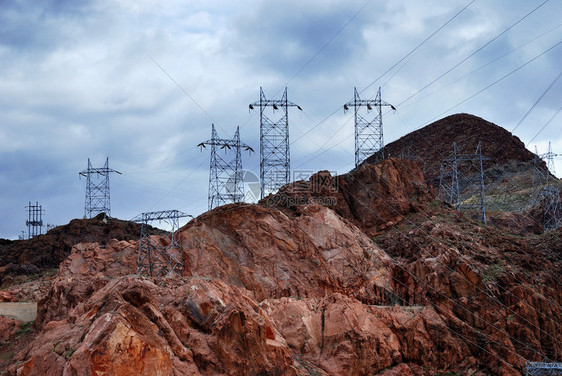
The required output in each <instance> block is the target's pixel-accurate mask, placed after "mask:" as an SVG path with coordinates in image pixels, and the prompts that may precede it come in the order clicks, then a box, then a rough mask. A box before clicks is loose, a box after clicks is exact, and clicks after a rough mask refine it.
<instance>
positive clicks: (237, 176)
mask: <svg viewBox="0 0 562 376" xmlns="http://www.w3.org/2000/svg"><path fill="white" fill-rule="evenodd" d="M197 146H199V147H201V149H202V148H205V147H207V146H210V147H211V163H210V171H209V197H208V198H209V210H211V209H214V208H216V207H217V206H220V205H224V204H228V203H231V202H240V201H243V200H244V185H243V181H242V153H241V149H242V148H244V150H247V151H249V152H250V153H251V152H253V151H254V149H252V148H251V147H250V146H248V145H246V144H245V143H243V142H241V141H240V127H237V128H236V133H234V138H232V139H230V140H229V139H224V138H219V136H218V134H217V131H216V129H215V125H214V124H212V125H211V138H210V139H209V140H207V141H204V142H201V143H200V144H199V145H197ZM217 149H220V150H222V151H224V155H221V153H220V151H219V150H217Z"/></svg>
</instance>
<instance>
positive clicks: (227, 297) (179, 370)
mask: <svg viewBox="0 0 562 376" xmlns="http://www.w3.org/2000/svg"><path fill="white" fill-rule="evenodd" d="M136 250H137V249H136V247H133V246H132V244H130V243H128V242H117V241H115V242H112V243H110V244H108V245H107V247H106V248H105V249H100V248H99V247H96V246H95V245H93V244H90V245H77V246H75V247H74V249H73V252H72V254H71V255H70V256H69V258H68V259H67V260H66V261H65V262H64V263H63V264H61V267H60V271H59V275H58V277H57V278H56V280H55V283H54V285H53V288H52V290H51V294H50V295H49V296H48V297H47V298H46V299H44V300H43V301H42V302H41V309H40V312H39V316H38V318H37V321H36V324H37V326H38V328H39V329H40V333H39V334H38V336H37V337H36V338H35V341H34V342H33V343H32V345H31V346H30V348H28V349H26V350H25V351H24V352H22V353H20V354H19V356H18V357H17V358H16V360H17V361H19V362H21V364H16V365H14V366H13V367H11V368H10V369H9V370H8V375H16V374H17V375H39V374H42V375H63V374H64V375H67V374H68V375H104V374H110V375H131V374H134V375H188V374H189V375H199V374H204V375H215V374H217V375H218V374H231V375H244V374H248V373H250V374H264V375H265V374H268V375H269V374H284V375H296V374H297V373H296V370H295V369H294V367H293V361H292V358H291V355H290V352H289V349H288V347H287V346H286V344H285V342H284V340H283V338H282V337H281V336H280V335H279V334H278V333H277V332H276V330H275V327H274V325H273V323H272V321H271V320H270V319H269V318H268V317H267V315H265V314H264V313H263V311H262V310H261V309H260V308H259V306H258V305H257V304H256V303H255V302H254V301H253V300H252V299H251V298H250V297H249V296H248V294H249V293H248V292H244V291H243V290H240V289H238V288H236V287H234V286H231V285H228V284H225V283H224V282H221V281H218V280H212V281H207V280H204V279H199V278H179V277H178V278H177V279H162V280H156V281H154V282H156V283H157V284H155V283H154V282H153V281H150V280H146V279H144V278H139V277H136V276H127V274H130V273H131V272H133V271H134V270H135V269H134V268H133V267H132V266H133V265H130V262H129V261H131V260H134V259H135V256H136ZM112 273H113V274H112Z"/></svg>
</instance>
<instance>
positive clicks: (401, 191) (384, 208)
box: [260, 158, 434, 236]
mask: <svg viewBox="0 0 562 376" xmlns="http://www.w3.org/2000/svg"><path fill="white" fill-rule="evenodd" d="M433 199H434V195H433V191H432V189H431V188H430V187H428V186H426V184H425V180H424V176H423V173H422V171H421V170H420V168H419V167H418V165H417V164H416V163H415V162H413V161H409V160H405V159H394V158H391V159H387V160H384V161H382V162H380V163H378V164H376V165H373V164H368V163H364V164H362V165H360V166H359V167H357V168H356V169H355V170H353V171H351V172H349V173H347V174H343V175H339V176H337V177H332V176H331V175H330V173H329V172H328V171H321V172H319V173H317V174H315V175H313V176H311V177H310V178H309V180H308V181H298V182H294V183H291V184H288V185H286V186H284V187H282V188H281V189H280V190H279V192H278V193H276V194H274V195H270V196H268V197H266V198H264V199H263V200H261V201H260V203H261V204H262V205H269V206H276V207H278V208H281V209H282V210H283V209H288V210H289V212H293V213H299V212H300V208H301V207H303V206H305V205H308V204H317V205H322V206H325V207H328V208H330V209H332V210H334V211H335V212H336V213H337V214H339V215H340V216H341V217H343V218H346V219H348V220H350V221H351V222H353V223H354V224H355V225H357V226H358V227H359V228H361V229H362V230H363V231H364V232H365V233H366V234H368V235H370V236H374V235H377V234H379V233H381V232H382V231H384V230H385V229H387V228H388V227H390V226H393V225H394V224H396V223H398V222H400V221H401V220H403V219H404V217H405V216H407V215H408V214H409V213H412V212H417V211H419V210H422V209H423V208H424V207H425V204H426V203H428V202H431V201H432V200H433ZM285 211H286V212H287V210H285Z"/></svg>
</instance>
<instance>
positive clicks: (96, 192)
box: [79, 157, 121, 218]
mask: <svg viewBox="0 0 562 376" xmlns="http://www.w3.org/2000/svg"><path fill="white" fill-rule="evenodd" d="M112 172H115V173H117V174H121V173H120V172H119V171H116V170H112V169H110V168H109V157H108V158H106V160H105V165H104V166H103V167H102V168H93V167H92V164H91V163H90V158H88V168H87V169H86V170H84V171H81V172H80V173H79V174H80V176H84V177H85V178H86V203H85V205H84V218H93V217H95V216H96V215H98V214H100V213H105V214H106V215H107V216H111V202H110V195H109V174H110V173H112ZM92 175H96V177H97V179H92Z"/></svg>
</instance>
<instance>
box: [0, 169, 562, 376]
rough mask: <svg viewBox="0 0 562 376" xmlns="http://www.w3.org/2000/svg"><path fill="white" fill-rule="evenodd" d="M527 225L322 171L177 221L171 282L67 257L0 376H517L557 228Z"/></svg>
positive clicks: (86, 252) (378, 176)
mask: <svg viewBox="0 0 562 376" xmlns="http://www.w3.org/2000/svg"><path fill="white" fill-rule="evenodd" d="M527 225H529V224H528V223H527V222H525V220H524V219H522V218H519V217H517V216H511V217H510V216H506V217H505V218H503V222H502V226H503V227H502V229H501V230H498V229H496V228H494V227H483V226H481V225H480V224H479V223H477V222H474V221H472V220H471V219H469V218H466V217H464V216H463V215H462V214H459V213H458V212H456V211H454V210H452V209H451V208H450V207H448V206H447V205H445V204H442V203H441V202H439V201H437V200H435V199H434V196H433V193H432V189H431V188H428V186H427V185H426V184H425V182H424V177H423V174H422V171H421V170H420V169H419V167H418V166H417V164H416V163H415V162H412V161H406V160H399V159H393V158H391V159H389V160H386V161H384V162H381V163H379V164H377V165H370V164H364V165H362V166H360V167H359V168H358V169H356V170H354V171H352V172H350V173H349V174H346V175H342V176H339V177H332V176H330V175H329V174H328V173H327V172H320V173H318V174H317V175H315V176H313V177H311V178H310V179H309V180H308V181H301V182H295V183H293V184H290V185H288V186H286V187H283V188H282V189H281V190H280V192H279V193H278V194H276V195H271V196H269V197H268V198H266V199H265V200H263V201H262V202H260V204H258V205H248V204H236V205H234V204H233V205H226V206H223V207H219V208H216V209H215V210H212V211H209V212H207V213H205V214H203V215H201V216H199V217H198V218H196V219H194V220H192V221H191V222H190V223H188V224H187V225H186V226H184V227H183V228H182V229H181V244H182V252H183V261H184V267H185V270H184V275H183V276H178V277H173V278H151V279H148V278H144V277H139V276H137V275H135V273H136V259H137V251H138V244H137V242H136V241H134V240H128V241H127V240H112V241H108V242H107V243H106V245H105V247H100V245H99V243H81V244H77V245H75V246H74V247H73V248H72V251H71V252H70V255H69V256H68V257H67V258H66V259H65V260H64V261H63V262H62V263H61V264H60V267H59V269H58V272H57V273H56V274H55V275H54V276H53V277H52V281H51V282H50V283H49V284H48V288H47V289H46V291H45V292H43V293H38V294H39V295H41V296H42V299H41V301H40V303H39V316H38V318H37V320H36V322H35V332H34V333H36V334H34V336H35V337H34V339H33V341H32V342H31V343H30V344H29V346H26V347H25V348H23V349H22V350H21V351H20V352H19V353H18V354H17V355H16V357H15V359H14V360H13V361H12V362H11V363H12V364H11V365H10V366H9V367H8V370H7V372H6V375H10V376H15V375H18V376H22V375H99V376H101V375H131V374H135V375H303V376H304V375H374V374H378V375H386V376H391V375H436V374H466V375H475V376H484V375H486V374H494V375H521V374H522V373H523V370H524V364H525V360H542V359H543V358H545V357H547V358H549V359H552V360H557V361H560V360H562V359H561V358H560V357H561V354H562V347H561V344H562V330H561V326H562V315H561V313H562V288H561V287H562V286H561V283H562V282H561V281H562V278H561V277H562V276H561V272H560V270H561V266H562V265H561V261H560V260H561V259H562V257H561V254H560V252H561V251H562V242H561V240H560V239H561V238H562V232H561V231H562V230H558V232H549V233H545V234H539V233H538V231H534V230H533V228H532V226H531V227H529V226H530V225H529V226H527ZM522 226H523V227H524V230H521V227H522ZM525 226H527V227H525ZM17 288H18V287H17V286H12V287H10V289H9V290H5V294H6V296H8V292H10V294H11V295H10V296H16V297H17V296H20V295H18V294H20V293H14V292H16V289H17ZM6 291H8V292H6ZM38 291H43V290H38ZM5 325H6V327H9V328H12V329H9V330H12V331H13V330H14V329H13V328H15V325H17V323H7V324H5ZM0 348H1V346H0Z"/></svg>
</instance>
